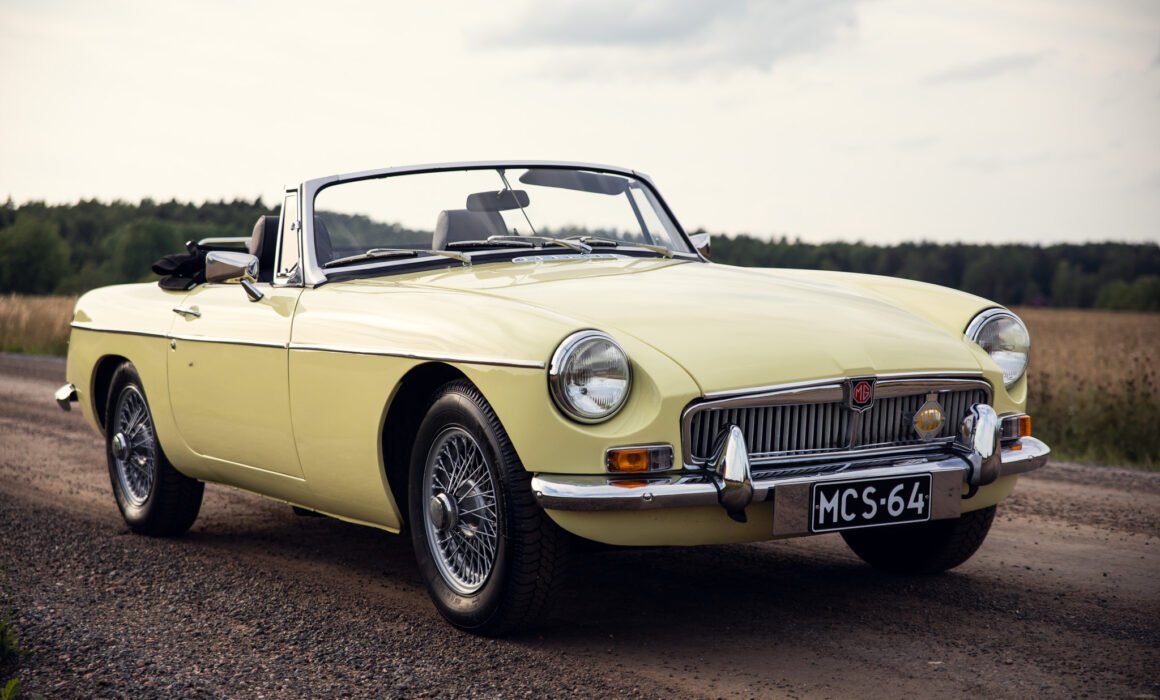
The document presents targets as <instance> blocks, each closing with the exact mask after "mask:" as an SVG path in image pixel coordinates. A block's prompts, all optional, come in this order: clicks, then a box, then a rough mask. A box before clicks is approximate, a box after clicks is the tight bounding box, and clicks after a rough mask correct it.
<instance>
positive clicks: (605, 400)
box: [56, 161, 1049, 635]
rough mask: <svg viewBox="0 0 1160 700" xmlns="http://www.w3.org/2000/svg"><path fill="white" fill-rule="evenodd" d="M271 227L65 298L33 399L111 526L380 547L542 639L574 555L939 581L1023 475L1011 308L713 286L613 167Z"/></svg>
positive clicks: (1017, 338)
mask: <svg viewBox="0 0 1160 700" xmlns="http://www.w3.org/2000/svg"><path fill="white" fill-rule="evenodd" d="M279 212H280V213H279V214H278V215H277V216H263V217H261V218H260V219H259V220H258V221H257V223H256V225H255V226H254V229H253V233H252V235H250V236H248V237H245V236H243V237H241V238H238V239H228V238H227V239H207V240H203V241H197V242H190V244H189V246H188V250H186V251H185V252H183V253H178V254H175V255H173V256H169V257H167V258H165V259H163V260H161V261H158V263H157V265H156V266H155V268H154V269H155V270H156V271H157V272H159V273H161V274H162V275H163V278H162V279H161V280H160V282H159V283H157V284H153V283H143V284H131V285H123V286H115V287H107V288H103V289H97V290H95V291H92V292H89V293H88V294H85V295H84V296H83V297H81V298H80V300H79V301H78V302H77V305H76V309H75V314H74V317H73V319H72V334H71V342H70V347H69V357H68V375H67V379H68V382H69V383H68V384H67V385H66V386H64V387H62V388H61V389H60V390H59V391H58V392H57V395H56V399H57V401H58V402H59V403H60V404H61V406H62V407H64V408H65V409H68V408H69V407H70V406H72V405H73V404H74V403H75V404H77V405H79V407H80V409H81V411H83V413H84V416H85V417H86V418H87V419H88V421H89V422H91V423H92V425H93V426H94V427H95V428H96V429H97V430H98V431H99V432H100V433H101V434H102V435H103V436H104V439H105V444H106V452H107V461H108V470H109V475H110V479H111V482H112V491H113V495H114V497H115V499H116V503H117V506H118V507H119V509H120V512H121V514H122V515H123V517H124V519H125V521H126V523H128V526H129V527H130V528H131V529H132V530H134V531H136V532H139V533H143V534H146V535H177V534H180V533H182V532H184V531H186V530H187V529H188V528H189V527H190V526H191V525H192V523H193V522H194V520H195V518H196V517H197V514H198V509H199V507H200V505H201V500H202V493H203V486H204V483H205V482H215V483H221V484H228V485H230V486H233V487H237V488H239V489H244V490H247V491H251V492H254V493H258V494H262V495H264V496H267V497H270V498H273V499H277V500H279V501H283V502H285V503H288V504H291V505H293V506H295V507H296V508H297V509H299V510H306V511H312V512H316V513H320V514H325V515H328V516H332V517H335V518H341V519H342V520H346V521H350V522H353V523H359V524H363V525H367V526H370V527H375V528H381V529H383V530H387V531H390V532H405V533H407V534H408V536H409V537H411V539H412V540H413V542H414V549H415V553H416V557H417V559H418V566H419V569H420V570H421V572H422V575H423V577H424V578H425V579H426V582H427V584H428V586H429V589H430V594H431V598H432V599H433V601H434V603H435V606H436V607H437V608H438V610H439V612H440V613H441V614H442V615H443V616H444V617H445V618H446V619H447V620H448V621H449V622H451V623H452V624H453V625H455V626H457V627H459V628H461V629H465V630H469V631H472V632H476V633H480V634H489V635H495V634H502V633H505V632H510V631H513V630H517V629H521V628H525V627H528V626H529V625H533V624H535V623H536V622H537V621H538V620H540V619H542V618H543V616H544V615H545V613H546V611H547V609H548V606H549V603H550V601H551V598H552V593H553V591H554V590H555V589H556V588H557V584H559V583H560V581H561V579H562V577H563V572H564V560H565V557H566V555H567V551H568V549H569V545H570V543H573V542H574V540H575V538H582V539H586V540H593V541H596V542H600V543H605V544H608V545H628V546H642V545H643V546H662V545H679V546H687V545H706V544H717V543H737V542H752V541H759V540H773V539H779V538H787V537H800V536H808V535H817V534H822V533H839V534H840V536H841V537H843V538H844V539H845V541H846V542H847V543H848V544H849V546H850V548H851V549H852V550H853V551H854V553H855V554H857V555H858V556H859V557H861V558H862V559H863V560H865V561H866V562H868V563H869V564H870V565H873V566H876V567H880V568H882V569H886V570H890V571H894V572H904V573H913V574H928V573H936V572H941V571H944V570H946V569H949V568H951V567H955V566H958V565H959V564H962V563H963V562H965V561H966V560H967V559H968V558H969V557H971V555H972V554H973V553H974V552H975V551H976V550H977V549H978V548H979V546H980V545H981V544H982V543H983V540H984V538H985V537H986V535H987V532H988V529H989V528H990V526H991V522H992V519H993V518H994V515H995V509H996V505H997V504H998V503H999V502H1000V501H1002V500H1003V499H1005V498H1006V497H1007V496H1008V495H1010V494H1011V492H1012V489H1014V488H1015V483H1016V481H1017V480H1018V476H1019V475H1020V474H1022V473H1025V472H1028V471H1030V470H1033V469H1036V468H1039V467H1042V466H1043V465H1044V464H1045V463H1046V461H1047V457H1048V453H1049V450H1048V448H1047V446H1046V445H1044V444H1043V442H1041V441H1039V440H1037V439H1036V438H1034V437H1032V435H1031V419H1030V417H1029V416H1028V415H1027V414H1026V412H1025V406H1026V402H1027V391H1028V388H1027V372H1026V370H1027V360H1028V350H1029V347H1030V338H1029V336H1028V333H1027V329H1026V328H1025V327H1024V324H1023V323H1022V322H1021V321H1020V320H1019V318H1018V317H1016V315H1015V314H1013V313H1011V312H1010V311H1009V310H1007V309H1004V308H1003V307H1001V306H999V305H997V304H995V303H993V302H990V301H987V300H986V299H981V298H979V297H975V296H972V295H970V294H965V293H961V292H958V291H954V290H951V289H945V288H941V287H936V286H932V285H928V284H922V283H918V282H912V281H907V280H900V279H892V278H887V277H877V276H869V275H856V274H842V273H836V272H822V271H806V270H787V269H753V268H738V267H731V266H727V265H721V264H717V263H714V262H711V261H710V259H709V252H710V251H709V245H710V243H709V240H708V237H707V236H706V235H704V234H700V235H689V234H688V233H687V232H686V231H685V230H684V229H682V228H681V226H680V225H679V224H678V223H677V219H676V217H675V216H674V215H673V212H672V211H671V210H670V208H669V206H668V204H667V203H666V202H665V200H664V199H663V198H662V197H661V195H660V193H659V192H658V191H657V189H656V187H655V186H654V184H653V183H652V181H651V180H650V179H649V178H648V177H647V176H645V175H643V174H641V173H639V172H636V171H633V170H628V169H623V168H616V167H608V166H600V165H590V164H577V163H557V162H540V161H536V162H530V161H510V162H480V163H456V164H445V165H423V166H413V167H396V168H386V169H379V170H370V171H366V172H357V173H351V174H344V175H336V176H331V177H323V178H318V179H312V180H307V181H305V182H303V183H301V184H300V185H298V186H294V187H290V188H288V189H286V190H285V195H284V198H283V200H282V202H281V206H280V208H279Z"/></svg>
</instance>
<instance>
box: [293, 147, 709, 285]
mask: <svg viewBox="0 0 1160 700" xmlns="http://www.w3.org/2000/svg"><path fill="white" fill-rule="evenodd" d="M490 168H558V169H576V170H594V171H598V172H606V173H611V174H613V175H621V176H624V177H631V178H635V179H637V180H640V181H641V182H643V183H644V184H645V185H647V186H648V188H649V190H651V194H652V195H653V196H654V197H656V200H657V202H658V203H659V204H660V205H661V207H662V208H663V209H664V212H665V214H666V215H667V216H668V217H669V219H670V220H671V221H672V223H673V226H674V227H675V228H676V230H677V233H678V234H679V235H680V237H681V239H682V240H683V241H684V242H685V244H686V245H688V246H689V250H691V251H696V250H697V248H696V246H694V245H693V243H692V241H691V240H690V239H689V234H688V233H687V232H686V231H685V229H684V227H683V226H681V222H680V221H679V220H678V219H677V217H676V216H675V215H674V214H673V211H672V209H671V208H670V207H669V205H668V203H667V202H666V201H665V199H664V197H663V196H662V195H661V193H660V191H659V190H658V189H657V186H656V184H655V183H654V182H653V181H652V178H650V177H649V176H648V175H646V174H645V173H642V172H639V171H636V170H630V169H628V168H621V167H618V166H615V165H601V164H598V163H582V162H572V161H553V160H483V161H460V162H450V163H427V164H422V165H403V166H397V167H388V168H377V169H373V170H361V171H358V172H351V173H343V174H339V175H331V176H329V177H320V178H314V179H311V180H306V181H304V182H303V183H302V187H301V203H300V204H299V208H300V211H301V212H302V219H301V228H302V273H303V282H304V284H305V285H306V286H307V287H317V286H319V285H322V284H325V283H326V282H327V281H328V280H329V278H330V275H333V274H334V272H335V271H334V270H331V271H329V274H328V271H327V270H324V269H323V268H322V265H321V264H320V263H319V260H318V257H317V253H316V252H315V249H314V198H315V196H316V195H317V194H318V192H319V191H320V190H322V189H323V188H325V187H329V186H330V185H334V184H336V183H339V182H353V181H356V180H370V179H375V178H382V177H390V176H393V175H417V174H421V173H432V172H442V171H451V170H486V169H490ZM693 255H696V256H697V258H700V259H701V260H705V259H704V258H703V257H701V256H700V254H699V253H695V252H694V253H693ZM690 258H692V256H690ZM692 259H694V260H695V259H696V258H692Z"/></svg>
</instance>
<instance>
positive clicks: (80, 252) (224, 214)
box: [0, 199, 277, 294]
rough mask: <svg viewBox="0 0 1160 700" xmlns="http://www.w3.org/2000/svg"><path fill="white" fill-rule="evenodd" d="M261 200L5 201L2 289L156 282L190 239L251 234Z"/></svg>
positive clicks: (50, 290)
mask: <svg viewBox="0 0 1160 700" xmlns="http://www.w3.org/2000/svg"><path fill="white" fill-rule="evenodd" d="M271 213H277V208H276V207H275V208H271V207H268V206H266V205H265V203H263V202H262V200H261V199H257V200H254V201H244V200H240V199H236V200H234V201H232V202H224V201H223V202H206V203H205V204H190V203H181V202H176V201H169V202H160V203H159V202H155V201H153V200H151V199H144V200H142V201H141V202H140V203H139V204H132V203H129V202H122V201H116V202H112V203H110V204H106V203H104V202H99V201H96V200H88V201H81V202H78V203H76V204H60V205H48V204H44V203H43V202H30V203H28V204H22V205H19V206H17V205H14V204H13V203H12V200H11V199H9V200H8V202H7V203H5V204H4V206H3V207H0V292H18V293H22V294H77V293H80V292H84V291H86V290H89V289H92V288H93V287H100V286H103V285H106V284H117V283H120V282H136V281H143V280H155V279H157V276H156V275H154V274H153V273H152V272H151V271H150V269H149V268H150V266H151V265H152V264H153V261H155V260H157V259H158V258H160V257H161V256H163V255H167V254H169V253H176V252H179V251H181V250H182V249H183V247H184V245H185V241H188V240H199V239H202V238H210V237H220V236H249V235H250V232H251V231H252V230H253V226H254V222H256V221H257V220H258V217H259V216H261V215H262V214H271Z"/></svg>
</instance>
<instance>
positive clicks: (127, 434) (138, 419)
mask: <svg viewBox="0 0 1160 700" xmlns="http://www.w3.org/2000/svg"><path fill="white" fill-rule="evenodd" d="M111 386H112V388H111V389H110V391H109V398H108V404H107V410H106V411H105V416H106V425H105V451H106V455H107V457H108V462H109V479H110V481H112V484H113V496H114V498H116V500H117V507H118V508H120V510H121V516H122V517H123V518H124V519H125V522H126V523H127V524H128V525H129V528H130V529H131V530H133V531H134V532H138V533H141V534H144V535H159V536H169V535H180V534H181V533H183V532H185V531H186V530H188V529H189V527H190V526H191V525H193V521H194V520H196V519H197V513H198V511H199V510H200V509H201V497H202V493H203V491H204V488H205V485H204V484H203V483H202V482H200V481H197V480H196V479H191V478H189V477H187V476H185V475H184V474H182V473H181V472H179V471H177V470H176V469H174V468H173V465H172V464H170V463H169V460H168V459H166V457H165V453H164V452H162V451H161V444H160V443H159V442H158V441H157V431H156V430H155V429H154V425H153V414H152V413H150V411H149V402H148V401H147V400H146V398H145V389H144V387H143V386H142V384H141V377H140V375H139V374H137V369H136V368H135V367H133V365H132V364H130V363H128V362H126V363H125V364H123V365H121V366H120V367H119V368H117V371H116V373H114V375H113V381H112V385H111Z"/></svg>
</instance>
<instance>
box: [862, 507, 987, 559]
mask: <svg viewBox="0 0 1160 700" xmlns="http://www.w3.org/2000/svg"><path fill="white" fill-rule="evenodd" d="M994 519H995V506H991V507H990V508H983V509H981V510H975V511H971V512H970V513H963V515H962V516H961V517H958V518H955V519H954V520H935V521H933V522H929V523H920V524H916V525H899V526H897V527H884V528H869V529H866V530H848V531H846V532H843V533H842V538H843V539H844V540H846V544H847V545H849V546H850V549H852V550H854V553H855V554H857V555H858V556H859V557H861V558H862V561H864V562H866V563H867V564H870V565H871V566H873V567H875V568H878V569H882V570H883V571H890V572H892V573H896V574H937V573H941V572H943V571H947V570H948V569H953V568H955V567H956V566H958V565H960V564H962V563H963V562H965V561H966V560H968V559H970V558H971V556H973V555H974V553H975V552H977V551H978V549H979V547H980V546H981V545H982V544H983V540H985V539H986V538H987V533H988V532H989V531H990V530H991V522H992V521H994Z"/></svg>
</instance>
